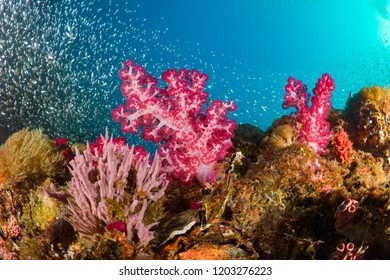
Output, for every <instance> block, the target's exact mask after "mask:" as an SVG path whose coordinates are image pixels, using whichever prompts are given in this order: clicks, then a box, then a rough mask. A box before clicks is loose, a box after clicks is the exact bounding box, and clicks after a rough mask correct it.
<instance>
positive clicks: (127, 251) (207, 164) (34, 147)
mask: <svg viewBox="0 0 390 280" xmlns="http://www.w3.org/2000/svg"><path fill="white" fill-rule="evenodd" d="M120 75H121V79H122V83H123V84H122V93H123V94H124V95H126V98H127V104H126V106H123V105H120V106H119V107H118V108H117V109H114V111H113V116H114V119H115V120H116V121H120V122H121V123H122V128H123V129H124V130H125V132H137V131H138V129H139V126H143V127H144V130H143V133H144V137H145V138H147V139H150V140H154V141H156V142H159V143H160V146H159V148H158V150H157V153H156V154H155V156H154V157H151V155H150V154H149V153H148V152H147V151H145V150H144V148H143V147H141V146H140V147H134V146H128V145H127V143H126V140H125V139H124V138H121V137H118V138H109V136H108V131H107V130H106V134H105V136H100V137H98V138H97V140H96V142H95V143H91V142H90V143H87V144H86V145H84V144H73V145H70V144H69V143H68V142H67V141H66V140H65V139H63V138H57V139H56V141H52V140H49V139H48V137H47V136H45V135H44V134H43V133H42V131H39V130H38V131H30V130H28V129H25V130H22V131H20V132H17V133H15V134H14V135H12V136H11V137H10V138H9V139H8V140H7V141H6V143H5V144H4V145H3V146H2V147H1V150H0V160H1V162H0V167H1V168H0V259H147V260H153V259H175V260H195V259H207V260H215V259H333V260H356V259H390V187H389V184H390V183H389V180H390V178H389V175H388V174H389V172H390V164H389V159H388V148H387V146H388V143H387V142H388V140H387V136H388V133H387V129H388V127H387V125H388V124H387V115H386V114H387V110H388V109H387V102H388V97H387V90H386V89H384V88H380V87H372V88H366V89H362V91H361V92H360V93H359V94H358V95H356V96H354V97H352V98H351V99H350V100H349V101H348V104H347V108H346V110H345V111H344V112H342V113H341V112H339V111H335V110H330V109H331V104H330V101H329V98H330V94H331V91H332V90H333V89H334V83H333V80H332V79H331V78H330V76H329V75H327V74H325V75H323V76H322V77H321V78H320V79H319V81H318V83H317V85H316V87H315V89H314V96H313V98H312V99H311V106H310V107H309V105H308V104H309V96H308V94H307V89H306V86H304V85H303V84H302V83H301V82H300V81H297V80H295V79H294V78H290V79H289V80H288V85H287V86H286V91H287V94H286V95H285V102H284V104H283V107H286V108H287V107H291V106H292V107H295V108H296V109H297V111H296V113H295V114H293V116H283V117H281V118H280V119H277V120H275V121H274V123H273V124H272V126H271V127H270V128H269V129H267V130H266V131H265V132H264V133H263V132H261V131H260V130H259V129H256V128H254V127H251V126H249V125H242V126H239V130H238V131H237V133H236V135H235V137H234V138H232V133H233V130H234V128H235V127H236V125H235V123H234V122H233V121H228V120H227V113H228V112H229V111H231V110H233V109H234V107H235V106H234V105H233V104H232V103H227V104H225V103H223V102H221V101H215V102H213V103H212V104H211V105H210V106H209V107H208V108H207V109H206V112H205V113H203V112H202V106H203V105H205V101H206V100H207V93H205V92H204V87H205V82H206V80H207V76H205V75H204V74H201V73H199V72H197V71H195V70H194V71H188V70H180V71H175V70H172V69H171V70H168V71H167V72H165V73H164V74H163V79H164V80H165V81H167V83H168V86H167V87H165V88H163V89H161V88H158V87H157V80H156V79H155V78H153V77H151V76H148V75H146V72H145V71H144V69H143V68H142V67H141V66H137V65H135V64H134V63H133V62H131V61H130V62H127V63H126V64H125V66H124V68H123V69H122V70H121V71H120ZM178 101H181V102H178ZM183 106H184V107H183ZM328 113H329V119H327V116H328ZM174 120H178V122H177V123H174ZM183 128H185V129H183ZM223 129H225V130H224V131H222V130H223ZM316 133H317V134H316ZM233 144H234V145H233ZM328 144H329V145H328ZM79 147H80V148H79ZM200 151H201V152H200ZM328 151H330V152H328ZM180 153H182V154H180ZM208 153H210V155H209V154H208ZM206 156H209V157H207V158H206V159H204V160H203V159H202V158H203V157H206ZM190 163H191V166H189V165H188V164H190ZM180 164H182V165H183V166H181V167H180V168H179V167H178V166H176V167H174V165H180ZM65 169H68V173H67V174H64V173H65V172H64V170H65ZM175 172H176V173H175ZM200 175H201V176H200ZM211 175H212V176H211ZM196 176H198V180H193V179H194V178H195V177H196Z"/></svg>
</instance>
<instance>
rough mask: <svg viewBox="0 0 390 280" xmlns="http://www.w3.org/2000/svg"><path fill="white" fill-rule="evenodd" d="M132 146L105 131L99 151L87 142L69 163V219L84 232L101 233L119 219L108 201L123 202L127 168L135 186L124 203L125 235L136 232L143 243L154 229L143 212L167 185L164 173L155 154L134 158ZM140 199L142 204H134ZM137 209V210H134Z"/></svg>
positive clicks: (151, 235)
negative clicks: (118, 143)
mask: <svg viewBox="0 0 390 280" xmlns="http://www.w3.org/2000/svg"><path fill="white" fill-rule="evenodd" d="M134 150H135V149H134V147H128V146H127V145H120V146H118V145H116V144H115V143H114V141H113V140H112V138H111V139H109V137H108V132H106V136H105V137H104V138H103V145H102V151H101V153H99V152H98V151H97V148H96V151H92V150H91V148H90V146H89V145H87V149H86V150H85V151H84V152H83V153H80V151H79V150H78V149H77V148H76V156H75V158H74V159H73V160H72V161H71V162H70V163H69V165H70V172H71V175H72V180H71V182H70V185H69V189H68V192H69V195H70V197H69V198H68V199H67V201H68V208H69V210H70V211H71V213H72V214H71V217H70V218H69V222H70V223H71V224H72V225H73V227H74V229H75V230H76V231H77V232H79V233H80V234H82V235H84V236H90V235H93V234H95V233H102V232H103V231H104V230H105V227H106V226H107V225H110V224H112V223H115V222H117V221H118V217H115V215H114V214H113V211H112V209H110V203H112V202H117V203H119V205H120V204H121V203H125V200H124V196H125V186H126V184H127V180H128V179H129V175H130V170H131V169H133V170H134V174H135V185H136V188H135V189H134V190H133V191H134V193H132V194H131V197H132V199H133V200H132V203H131V205H128V206H126V205H123V212H124V214H125V219H126V221H125V222H127V229H128V230H127V232H128V233H127V235H128V237H129V239H130V240H131V239H133V237H134V235H137V237H138V240H139V243H140V245H141V246H142V245H146V244H147V243H148V242H149V241H150V239H151V238H153V233H152V232H150V228H151V226H153V225H154V224H152V225H147V226H146V225H144V224H143V222H142V220H143V215H144V213H145V210H146V207H147V206H148V203H149V202H150V201H157V200H158V199H160V198H161V197H162V196H163V195H164V193H165V190H166V188H167V185H168V180H167V179H166V174H164V173H161V172H160V170H161V161H160V158H159V156H158V155H156V156H155V158H154V160H153V161H152V163H150V161H149V155H148V156H146V157H143V158H137V156H136V154H135V152H134ZM141 201H142V205H143V206H142V208H141V209H140V210H138V209H139V208H140V207H138V208H137V205H138V204H139V203H140V202H141ZM137 210H138V211H137Z"/></svg>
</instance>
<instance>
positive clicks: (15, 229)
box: [8, 215, 22, 237]
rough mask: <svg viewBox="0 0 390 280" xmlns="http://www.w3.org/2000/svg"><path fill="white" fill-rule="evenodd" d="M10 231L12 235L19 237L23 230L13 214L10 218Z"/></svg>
mask: <svg viewBox="0 0 390 280" xmlns="http://www.w3.org/2000/svg"><path fill="white" fill-rule="evenodd" d="M8 231H9V233H10V234H11V236H12V237H18V236H19V234H20V232H21V231H22V229H21V228H20V226H19V223H18V221H17V220H16V218H15V216H14V215H11V216H10V217H9V218H8Z"/></svg>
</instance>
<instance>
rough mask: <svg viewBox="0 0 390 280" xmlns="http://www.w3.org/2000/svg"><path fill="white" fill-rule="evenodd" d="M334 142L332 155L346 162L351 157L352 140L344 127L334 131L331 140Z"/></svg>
mask: <svg viewBox="0 0 390 280" xmlns="http://www.w3.org/2000/svg"><path fill="white" fill-rule="evenodd" d="M333 144H334V148H335V150H334V155H335V157H336V158H337V159H338V160H339V161H341V162H342V163H348V162H350V160H351V159H352V155H353V148H352V142H351V140H349V138H348V135H347V133H345V131H344V129H342V128H340V129H339V131H338V132H337V133H336V135H335V138H334V140H333Z"/></svg>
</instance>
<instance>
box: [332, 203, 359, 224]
mask: <svg viewBox="0 0 390 280" xmlns="http://www.w3.org/2000/svg"><path fill="white" fill-rule="evenodd" d="M357 206H358V202H357V201H356V200H354V199H350V198H346V199H345V200H344V201H343V202H342V203H341V204H340V205H339V206H338V207H337V209H336V212H335V213H334V217H335V219H336V222H335V227H336V230H340V229H344V228H346V227H347V226H348V225H349V224H350V223H351V221H352V219H353V217H355V215H356V210H357Z"/></svg>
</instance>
